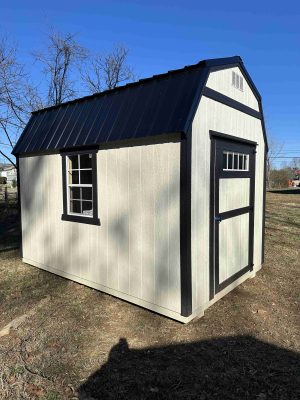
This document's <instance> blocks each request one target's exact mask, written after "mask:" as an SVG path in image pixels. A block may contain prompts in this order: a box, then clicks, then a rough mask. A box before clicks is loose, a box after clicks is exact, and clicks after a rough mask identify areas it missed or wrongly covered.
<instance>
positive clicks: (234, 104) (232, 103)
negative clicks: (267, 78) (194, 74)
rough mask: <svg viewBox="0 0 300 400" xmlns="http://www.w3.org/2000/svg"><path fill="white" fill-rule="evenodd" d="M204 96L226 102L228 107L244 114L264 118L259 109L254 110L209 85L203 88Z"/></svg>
mask: <svg viewBox="0 0 300 400" xmlns="http://www.w3.org/2000/svg"><path fill="white" fill-rule="evenodd" d="M203 96H205V97H208V98H209V99H212V100H215V101H217V102H219V103H222V104H225V105H226V106H228V107H231V108H234V109H235V110H238V111H241V112H243V113H244V114H248V115H250V116H251V117H254V118H257V119H262V116H261V113H260V112H259V111H256V110H254V109H253V108H250V107H248V106H246V105H245V104H243V103H240V102H239V101H236V100H233V99H232V98H231V97H228V96H225V95H224V94H222V93H220V92H217V91H216V90H213V89H211V88H209V87H205V88H204V89H203Z"/></svg>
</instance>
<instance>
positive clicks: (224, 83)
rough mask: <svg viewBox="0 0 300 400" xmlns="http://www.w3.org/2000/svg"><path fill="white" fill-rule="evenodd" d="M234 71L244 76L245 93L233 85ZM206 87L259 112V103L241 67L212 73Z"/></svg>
mask: <svg viewBox="0 0 300 400" xmlns="http://www.w3.org/2000/svg"><path fill="white" fill-rule="evenodd" d="M232 71H234V72H236V73H237V74H238V75H240V76H243V78H244V83H243V91H241V90H239V89H237V88H235V87H234V86H233V85H232ZM206 86H207V87H209V88H210V89H214V90H216V91H217V92H220V93H222V94H224V95H225V96H228V97H231V98H232V99H234V100H236V101H239V102H240V103H243V104H245V105H246V106H248V107H251V108H253V109H254V110H256V111H259V105H258V101H257V99H256V97H255V96H254V94H253V92H252V89H251V87H250V86H249V85H248V83H247V81H246V79H245V77H244V75H243V73H242V71H241V70H240V68H239V67H235V68H227V69H222V70H220V71H214V72H211V73H210V74H209V77H208V80H207V83H206Z"/></svg>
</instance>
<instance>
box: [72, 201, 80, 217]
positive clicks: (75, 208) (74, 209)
mask: <svg viewBox="0 0 300 400" xmlns="http://www.w3.org/2000/svg"><path fill="white" fill-rule="evenodd" d="M70 212H72V213H77V214H81V206H80V201H78V200H71V201H70Z"/></svg>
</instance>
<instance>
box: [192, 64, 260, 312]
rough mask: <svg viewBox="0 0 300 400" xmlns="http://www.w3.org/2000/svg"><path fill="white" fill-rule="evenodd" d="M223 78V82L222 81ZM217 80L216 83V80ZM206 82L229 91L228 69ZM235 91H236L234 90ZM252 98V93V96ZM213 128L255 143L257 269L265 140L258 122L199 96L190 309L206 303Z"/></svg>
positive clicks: (194, 129) (195, 125)
mask: <svg viewBox="0 0 300 400" xmlns="http://www.w3.org/2000/svg"><path fill="white" fill-rule="evenodd" d="M223 79H224V80H225V81H224V80H223ZM218 82H219V83H218ZM208 84H209V85H210V87H212V88H213V89H214V90H218V89H219V90H218V91H219V92H221V93H223V94H226V95H227V96H229V95H230V94H231V89H230V86H231V69H227V70H224V71H218V72H212V73H211V75H210V77H209V79H208ZM235 90H236V92H239V91H238V90H237V89H235ZM241 93H242V92H240V93H239V94H238V95H236V94H235V96H231V97H234V98H235V99H236V100H238V101H241V102H243V103H244V104H247V105H248V106H253V108H255V107H254V106H255V103H253V102H252V101H253V99H252V100H249V99H250V98H251V96H250V95H249V94H248V93H247V91H245V97H244V99H242V100H241V99H240V98H239V97H238V96H240V95H241ZM252 96H253V97H254V95H252ZM209 130H214V131H218V132H222V133H226V134H229V135H233V136H237V137H240V138H245V139H249V140H252V141H255V142H257V143H258V146H257V154H256V177H255V179H256V186H255V215H254V218H255V221H254V225H255V227H254V270H257V269H259V268H260V265H261V250H262V212H263V169H264V139H263V132H262V125H261V121H260V120H259V119H257V118H254V117H251V116H249V115H247V114H245V113H242V112H240V111H237V110H235V109H233V108H230V107H228V106H226V105H224V104H221V103H218V102H216V101H214V100H211V99H209V98H207V97H204V96H203V97H202V99H201V101H200V104H199V107H198V110H197V112H196V115H195V118H194V121H193V125H192V143H193V145H192V279H193V282H192V290H193V311H195V310H196V309H197V308H199V307H200V308H201V307H202V308H206V307H207V306H208V304H209V188H210V145H211V141H210V137H209Z"/></svg>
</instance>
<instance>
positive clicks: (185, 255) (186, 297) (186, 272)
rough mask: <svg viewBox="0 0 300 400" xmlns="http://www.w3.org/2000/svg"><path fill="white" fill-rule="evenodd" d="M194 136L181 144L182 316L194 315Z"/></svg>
mask: <svg viewBox="0 0 300 400" xmlns="http://www.w3.org/2000/svg"><path fill="white" fill-rule="evenodd" d="M191 160H192V135H187V137H186V138H183V139H182V141H181V144H180V286H181V315H182V316H183V317H188V316H190V315H191V314H192V311H193V310H192V255H191V251H192V248H191V246H192V241H191V223H192V221H191V193H192V192H191V188H192V165H191Z"/></svg>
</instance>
